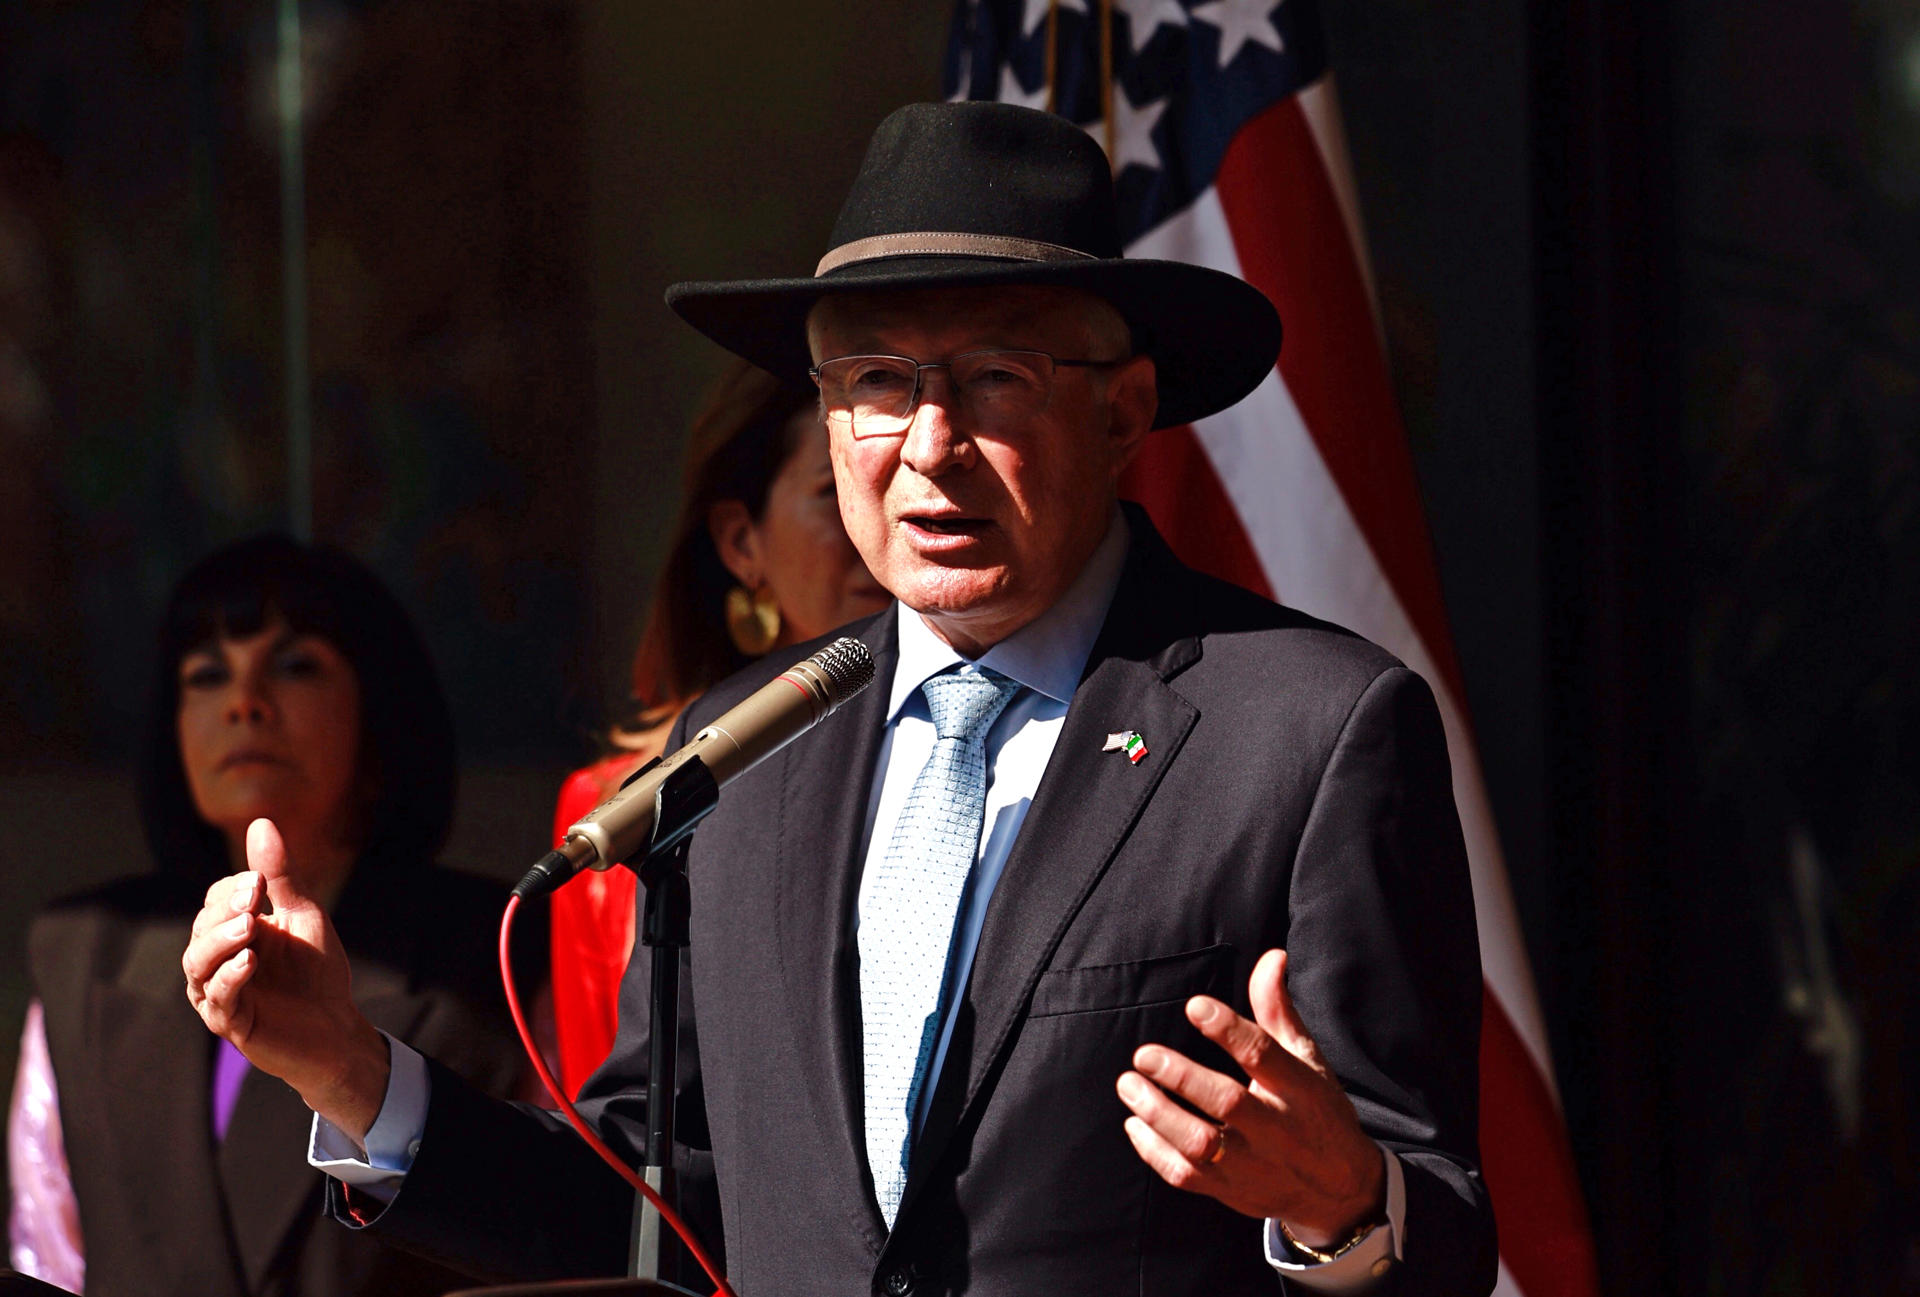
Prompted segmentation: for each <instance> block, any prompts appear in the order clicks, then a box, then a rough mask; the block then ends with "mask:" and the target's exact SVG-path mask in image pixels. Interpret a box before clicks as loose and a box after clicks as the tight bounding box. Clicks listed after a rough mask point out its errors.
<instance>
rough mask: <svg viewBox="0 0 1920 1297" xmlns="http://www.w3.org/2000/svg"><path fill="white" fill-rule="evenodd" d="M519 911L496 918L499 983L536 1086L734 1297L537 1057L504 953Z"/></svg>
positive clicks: (514, 906) (515, 901)
mask: <svg viewBox="0 0 1920 1297" xmlns="http://www.w3.org/2000/svg"><path fill="white" fill-rule="evenodd" d="M519 909H520V898H519V897H518V896H514V897H510V898H509V899H508V901H507V911H506V913H505V914H503V915H501V916H500V982H501V984H502V985H503V986H505V987H506V988H507V1012H509V1013H510V1014H512V1015H513V1029H514V1030H515V1031H517V1032H519V1033H520V1044H521V1047H522V1048H524V1049H525V1050H526V1051H527V1057H528V1058H529V1059H531V1060H532V1061H533V1070H534V1071H536V1072H538V1073H539V1074H540V1083H541V1084H542V1085H544V1086H546V1087H547V1094H548V1095H549V1096H551V1097H552V1099H553V1102H554V1106H555V1107H557V1108H559V1109H560V1111H561V1112H562V1113H564V1114H565V1115H566V1118H567V1120H568V1121H570V1122H572V1123H573V1128H574V1129H575V1130H577V1131H579V1132H580V1138H581V1139H584V1140H586V1141H587V1147H589V1148H591V1149H592V1150H593V1151H594V1152H596V1153H598V1154H599V1155H600V1160H601V1161H603V1162H605V1163H606V1164H607V1165H608V1166H610V1167H612V1168H613V1169H614V1170H615V1171H616V1172H618V1173H619V1175H620V1178H621V1179H622V1180H625V1181H626V1182H627V1183H628V1184H630V1185H632V1186H633V1187H634V1188H635V1189H636V1190H638V1191H639V1192H640V1193H641V1194H642V1195H643V1196H644V1197H645V1198H646V1200H647V1201H648V1202H650V1203H652V1204H653V1206H654V1209H655V1210H657V1211H658V1212H659V1213H660V1219H661V1220H664V1221H665V1222H666V1223H667V1224H668V1225H669V1226H671V1227H672V1229H673V1232H674V1233H676V1234H678V1235H679V1236H680V1241H681V1242H682V1243H685V1244H686V1245H687V1251H689V1252H691V1253H693V1258H694V1260H696V1261H698V1262H699V1263H700V1268H701V1269H702V1270H705V1271H706V1272H707V1278H709V1279H711V1280H713V1283H714V1288H715V1294H714V1297H736V1294H735V1293H734V1291H733V1289H732V1288H729V1287H728V1286H727V1277H726V1276H725V1275H723V1274H721V1273H720V1268H719V1267H718V1266H716V1265H715V1264H714V1263H713V1258H711V1257H709V1256H708V1255H707V1251H706V1249H705V1248H703V1247H701V1246H700V1240H699V1239H697V1238H695V1237H694V1236H693V1231H692V1230H691V1229H689V1228H688V1227H687V1223H686V1222H685V1221H683V1220H681V1219H680V1214H679V1213H678V1212H676V1211H675V1210H674V1209H673V1208H671V1207H669V1206H668V1205H667V1204H666V1201H665V1200H664V1199H662V1198H661V1197H660V1195H659V1194H657V1193H655V1192H654V1191H653V1186H652V1185H650V1184H648V1183H647V1182H646V1181H645V1180H643V1179H641V1177H640V1175H639V1173H637V1172H636V1171H635V1170H634V1169H633V1168H632V1167H630V1166H628V1165H627V1164H626V1163H625V1162H623V1161H621V1160H620V1155H619V1154H618V1153H616V1152H614V1151H613V1150H612V1149H610V1148H608V1147H607V1145H606V1143H605V1141H603V1140H602V1139H601V1138H600V1137H599V1136H598V1135H596V1134H594V1132H593V1128H592V1127H591V1126H589V1125H587V1122H586V1119H585V1118H584V1117H582V1116H581V1115H580V1114H579V1112H577V1111H576V1110H575V1109H574V1106H573V1105H572V1104H571V1103H569V1102H568V1101H567V1096H566V1095H565V1094H564V1093H562V1092H561V1089H560V1082H559V1081H557V1080H555V1079H554V1075H553V1073H552V1072H551V1071H549V1070H548V1068H547V1060H546V1059H545V1058H544V1057H542V1056H541V1053H540V1047H539V1046H538V1045H536V1044H534V1043H533V1032H532V1031H531V1030H530V1029H529V1028H528V1027H527V1019H526V1016H525V1015H524V1014H522V1013H521V1012H520V993H519V992H518V991H516V990H515V989H514V985H513V961H512V960H511V959H510V958H509V954H508V952H509V951H510V949H511V946H510V945H509V938H510V937H511V935H512V933H513V916H514V915H515V914H516V913H517V912H518V911H519Z"/></svg>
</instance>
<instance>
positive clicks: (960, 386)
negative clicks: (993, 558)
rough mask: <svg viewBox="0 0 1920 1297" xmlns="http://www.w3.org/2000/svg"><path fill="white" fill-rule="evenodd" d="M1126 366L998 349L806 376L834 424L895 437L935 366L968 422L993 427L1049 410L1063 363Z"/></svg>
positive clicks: (833, 365) (854, 364) (841, 360)
mask: <svg viewBox="0 0 1920 1297" xmlns="http://www.w3.org/2000/svg"><path fill="white" fill-rule="evenodd" d="M1121 363H1122V362H1121V361H1118V360H1069V359H1066V358H1064V357H1060V356H1051V355H1048V354H1047V353H1046V352H1044V351H1018V350H1006V349H1000V348H994V349H990V350H984V351H968V352H963V353H961V354H960V355H958V356H954V357H953V358H951V359H949V360H941V361H927V362H924V363H923V362H921V361H917V360H913V359H911V358H910V357H907V356H836V357H835V358H833V359H832V360H823V361H821V362H820V363H819V364H818V365H816V366H814V367H813V368H812V369H810V370H809V371H807V372H808V373H810V374H812V375H813V381H814V382H815V383H816V384H818V385H819V387H820V400H821V406H822V407H823V409H824V410H825V412H826V416H827V420H828V422H829V423H834V424H839V425H842V426H845V427H847V428H849V429H850V430H851V431H852V433H853V435H854V436H855V437H890V436H897V435H899V434H900V433H903V432H905V431H906V430H907V428H908V426H909V425H911V424H912V422H913V412H914V411H915V410H916V409H918V408H919V406H920V382H921V379H920V376H921V374H923V373H924V372H926V371H927V370H929V369H944V370H946V371H947V377H948V378H949V379H950V380H951V382H952V384H953V390H954V395H955V397H956V398H957V399H958V401H959V403H960V406H961V409H962V410H963V411H964V413H965V415H966V417H967V419H968V420H969V421H970V422H971V423H972V424H973V425H974V426H976V427H983V428H989V429H991V428H996V427H1005V426H1008V425H1011V424H1014V423H1018V422H1019V421H1021V420H1023V419H1026V418H1029V417H1030V416H1032V415H1035V414H1038V413H1040V412H1041V411H1043V410H1045V409H1046V408H1047V401H1048V399H1049V398H1050V397H1051V396H1052V395H1053V374H1054V370H1055V369H1056V368H1058V367H1059V366H1062V365H1066V366H1070V367H1073V368H1079V369H1098V368H1101V367H1103V366H1108V365H1118V364H1121Z"/></svg>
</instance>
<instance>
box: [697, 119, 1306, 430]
mask: <svg viewBox="0 0 1920 1297" xmlns="http://www.w3.org/2000/svg"><path fill="white" fill-rule="evenodd" d="M973 284H983V285H984V284H1058V285H1062V286H1065V287H1069V288H1079V289H1083V290H1085V291H1087V292H1090V293H1093V294H1095V295H1096V296H1099V297H1102V298H1105V299H1106V300H1107V301H1108V302H1110V303H1112V304H1113V306H1114V307H1115V308H1116V309H1117V310H1118V311H1119V312H1120V314H1121V316H1122V317H1124V318H1125V320H1126V322H1127V324H1128V326H1129V327H1130V328H1131V329H1132V330H1133V345H1134V349H1135V350H1136V351H1137V352H1140V353H1143V354H1145V355H1148V356H1151V357H1153V360H1154V363H1155V365H1156V367H1157V368H1158V371H1159V388H1160V409H1159V413H1158V414H1157V415H1155V417H1154V426H1156V427H1161V428H1166V427H1171V426H1173V425H1175V424H1181V423H1189V422H1192V421H1193V420H1195V419H1199V418H1202V417H1204V416H1206V415H1209V414H1213V413H1216V412H1217V411H1220V410H1224V409H1226V408H1227V407H1228V406H1230V405H1232V404H1233V403H1234V402H1235V401H1238V400H1239V399H1240V398H1241V397H1243V396H1245V395H1246V394H1247V393H1248V392H1251V391H1252V390H1253V389H1254V388H1255V387H1257V386H1258V385H1259V383H1260V380H1261V379H1263V378H1265V377H1266V375H1267V373H1268V371H1270V370H1271V369H1272V368H1273V365H1274V358H1275V357H1276V356H1277V355H1278V354H1279V351H1280V317H1279V315H1278V314H1277V313H1276V312H1275V311H1274V309H1273V304H1272V303H1270V302H1269V301H1267V299H1266V297H1265V295H1263V294H1262V293H1261V292H1260V291H1259V290H1258V289H1256V288H1254V287H1253V286H1252V285H1251V284H1248V283H1246V282H1245V281H1244V280H1240V279H1236V278H1235V277H1234V276H1232V275H1229V274H1224V273H1222V272H1221V271H1218V270H1209V269H1207V268H1206V267H1204V266H1196V265H1192V264H1189V263H1187V262H1184V261H1146V260H1126V259H1123V258H1122V257H1121V255H1120V236H1119V232H1118V223H1117V222H1116V220H1115V216H1114V200H1113V179H1112V175H1111V174H1110V172H1109V171H1108V168H1107V159H1106V155H1105V154H1104V153H1102V152H1101V151H1100V146H1099V145H1097V144H1095V143H1094V141H1093V139H1092V137H1091V136H1089V135H1088V134H1087V133H1086V132H1085V131H1083V130H1082V129H1080V128H1079V127H1078V126H1075V125H1074V124H1073V123H1072V122H1069V121H1067V120H1066V119H1065V118H1063V117H1057V116H1055V115H1053V114H1052V113H1043V112H1038V111H1035V110H1034V109H1031V108H1020V107H1017V106H1015V105H1013V104H997V103H977V102H969V103H942V104H909V105H908V106H907V107H905V108H902V109H899V110H898V111H897V112H894V113H893V114H891V115H890V116H888V118H887V119H886V120H885V121H883V122H881V123H880V127H879V129H878V130H876V131H875V132H874V134H873V142H872V144H870V145H869V146H868V147H867V156H866V160H865V161H864V162H863V163H861V166H860V174H859V175H858V176H857V177H856V178H855V179H854V182H853V189H852V191H851V192H850V193H848V195H847V201H846V203H845V205H844V206H842V207H841V209H840V218H839V220H837V221H835V222H834V226H833V247H832V250H831V251H829V252H828V253H827V255H826V256H825V257H824V258H822V259H821V261H820V265H819V267H818V269H816V270H815V271H814V274H813V276H812V277H811V278H807V279H735V280H723V281H716V282H704V283H686V284H675V285H673V286H672V287H671V288H669V289H667V305H669V306H671V307H672V308H673V309H674V310H675V311H676V312H678V313H679V315H680V318H681V319H683V320H685V321H686V322H687V323H688V324H691V325H692V326H693V327H694V328H696V329H698V330H700V332H702V333H704V334H706V335H707V336H708V337H709V338H712V339H713V340H714V341H715V342H717V343H719V344H720V345H721V346H723V347H725V348H727V349H728V350H729V351H732V352H735V353H736V354H738V355H741V356H744V357H746V358H747V359H748V360H751V361H752V362H754V363H755V364H756V365H759V366H761V367H762V368H763V369H766V370H768V371H770V372H771V373H773V374H774V375H776V376H778V377H780V378H782V379H784V380H786V381H787V382H790V383H795V384H802V383H805V382H807V381H808V378H807V370H808V366H809V365H810V364H811V363H812V361H811V358H810V357H809V355H808V353H807V341H806V319H807V312H808V311H810V310H812V309H813V305H814V303H815V302H818V301H819V300H820V299H821V298H822V297H825V296H827V295H828V294H830V293H844V292H854V291H869V292H870V291H874V290H880V289H894V288H934V287H946V286H953V285H973Z"/></svg>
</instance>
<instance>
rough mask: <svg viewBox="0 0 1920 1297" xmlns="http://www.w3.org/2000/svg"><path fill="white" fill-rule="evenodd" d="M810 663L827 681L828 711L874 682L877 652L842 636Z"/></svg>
mask: <svg viewBox="0 0 1920 1297" xmlns="http://www.w3.org/2000/svg"><path fill="white" fill-rule="evenodd" d="M807 661H809V662H811V663H813V664H814V665H815V666H816V667H818V668H819V670H820V675H821V677H822V678H823V679H824V682H825V685H826V694H827V710H828V711H832V710H833V709H834V708H836V707H838V706H839V705H840V704H841V703H843V702H845V701H847V699H849V698H851V697H853V696H854V695H855V694H857V693H859V692H860V691H861V690H862V689H865V688H866V687H867V686H868V685H870V684H872V683H873V651H872V650H871V649H869V648H868V647H867V646H866V645H865V644H862V643H861V642H860V641H859V640H857V639H854V638H853V637H852V636H851V635H842V636H841V637H840V638H839V639H837V640H835V641H834V642H833V643H831V644H829V645H827V646H826V647H825V648H823V649H821V650H820V651H819V652H818V653H815V654H814V655H813V656H812V657H810V658H808V659H807Z"/></svg>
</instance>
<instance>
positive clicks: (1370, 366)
mask: <svg viewBox="0 0 1920 1297" xmlns="http://www.w3.org/2000/svg"><path fill="white" fill-rule="evenodd" d="M1214 183H1215V188H1216V189H1217V190H1218V191H1219V194H1220V205H1221V208H1222V210H1223V211H1224V212H1225V213H1226V218H1227V228H1228V229H1229V230H1230V231H1231V232H1232V234H1233V245H1234V250H1235V252H1236V253H1237V254H1238V256H1239V258H1240V273H1241V274H1242V275H1243V276H1244V277H1245V278H1246V279H1247V281H1248V282H1249V283H1251V284H1253V285H1254V286H1255V287H1256V288H1258V289H1260V291H1262V292H1263V293H1265V294H1266V295H1267V296H1268V297H1269V298H1271V299H1272V300H1273V304H1274V305H1275V306H1276V307H1278V308H1279V310H1280V319H1281V322H1282V323H1283V325H1284V326H1285V328H1286V334H1285V338H1284V340H1283V341H1282V342H1281V345H1280V374H1281V376H1282V377H1283V378H1285V379H1286V382H1287V391H1288V393H1289V394H1290V395H1291V396H1292V397H1293V402H1294V405H1295V407H1296V408H1298V409H1299V411H1300V417H1301V419H1302V421H1303V422H1304V423H1305V424H1306V425H1307V430H1308V432H1310V433H1311V434H1312V436H1313V440H1314V444H1315V445H1316V446H1317V447H1318V448H1319V450H1320V458H1321V459H1322V460H1323V461H1325V463H1326V466H1327V471H1328V472H1329V473H1330V474H1332V476H1333V480H1334V481H1335V482H1336V483H1337V484H1338V485H1339V487H1340V494H1341V495H1342V496H1343V497H1344V498H1345V499H1346V502H1347V508H1348V509H1349V510H1350V511H1351V512H1352V514H1353V518H1354V522H1355V523H1356V524H1357V525H1358V526H1359V528H1360V532H1361V534H1362V535H1363V536H1365V537H1366V538H1367V543H1368V545H1369V546H1370V547H1371V548H1372V550H1373V553H1374V556H1375V558H1376V559H1377V560H1378V562H1379V564H1380V569H1381V571H1382V573H1383V574H1384V575H1385V576H1386V578H1387V581H1388V583H1389V584H1390V585H1391V586H1392V588H1393V590H1394V592H1395V594H1396V595H1398V597H1399V601H1400V606H1401V607H1402V608H1404V609H1405V610H1406V613H1407V617H1408V618H1409V620H1411V621H1412V622H1413V626H1414V630H1415V631H1416V632H1417V633H1418V634H1419V636H1420V638H1421V640H1422V641H1423V642H1424V643H1425V644H1426V646H1427V652H1428V653H1430V654H1431V655H1432V656H1433V661H1434V664H1435V666H1436V667H1437V668H1438V669H1439V671H1440V672H1441V674H1442V675H1443V676H1445V677H1446V683H1447V685H1448V687H1449V688H1450V689H1451V690H1452V692H1453V696H1454V697H1455V698H1458V699H1461V700H1463V701H1464V699H1465V698H1466V692H1465V691H1464V690H1463V689H1462V688H1461V682H1460V666H1459V663H1458V662H1457V661H1456V660H1455V658H1454V654H1453V637H1452V636H1451V635H1450V634H1449V633H1448V630H1447V617H1446V606H1445V604H1444V603H1443V602H1442V600H1441V597H1440V577H1439V573H1438V572H1437V570H1436V569H1435V567H1434V563H1433V545H1432V541H1431V540H1430V539H1429V537H1428V535H1427V524H1426V514H1425V512H1424V511H1423V510H1422V509H1421V507H1420V487H1419V483H1418V482H1417V481H1416V480H1415V478H1414V475H1413V458H1412V456H1411V455H1410V454H1409V453H1408V450H1407V437H1406V432H1405V430H1404V429H1403V428H1402V427H1401V424H1400V413H1399V411H1398V410H1397V409H1396V408H1395V406H1394V399H1393V385H1392V382H1391V381H1390V379H1389V377H1388V374H1387V366H1386V360H1385V357H1384V356H1383V355H1382V354H1381V350H1380V340H1379V335H1378V334H1377V333H1376V332H1375V331H1374V323H1373V311H1372V308H1371V307H1370V306H1369V304H1368V298H1367V287H1366V281H1365V280H1364V279H1363V278H1362V277H1361V274H1360V266H1359V262H1358V261H1357V259H1356V257H1355V255H1354V248H1353V240H1352V238H1351V237H1349V235H1348V233H1347V226H1346V221H1345V219H1344V218H1343V217H1342V216H1341V214H1340V204H1339V203H1338V201H1336V199H1335V198H1334V192H1333V183H1332V181H1331V180H1330V178H1329V177H1328V175H1327V169H1326V164H1325V162H1324V161H1323V160H1322V158H1321V156H1320V149H1319V146H1318V145H1316V144H1315V143H1314V139H1313V133H1312V131H1311V129H1310V128H1309V127H1308V125H1307V119H1306V115H1305V114H1304V113H1303V112H1302V111H1301V109H1300V105H1299V102H1298V100H1297V99H1294V98H1288V99H1283V100H1281V101H1280V102H1279V103H1277V104H1275V105H1274V106H1273V107H1271V108H1269V109H1267V110H1266V111H1265V112H1263V113H1261V114H1260V115H1259V116H1258V117H1255V118H1254V119H1253V120H1251V121H1249V122H1248V123H1247V124H1246V125H1245V126H1243V127H1242V128H1241V129H1240V133H1239V134H1238V135H1235V136H1234V138H1233V143H1232V144H1231V145H1229V146H1228V148H1227V155H1226V157H1225V159H1224V160H1223V161H1222V162H1221V164H1220V172H1219V175H1218V177H1217V178H1216V180H1215V182H1214Z"/></svg>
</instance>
